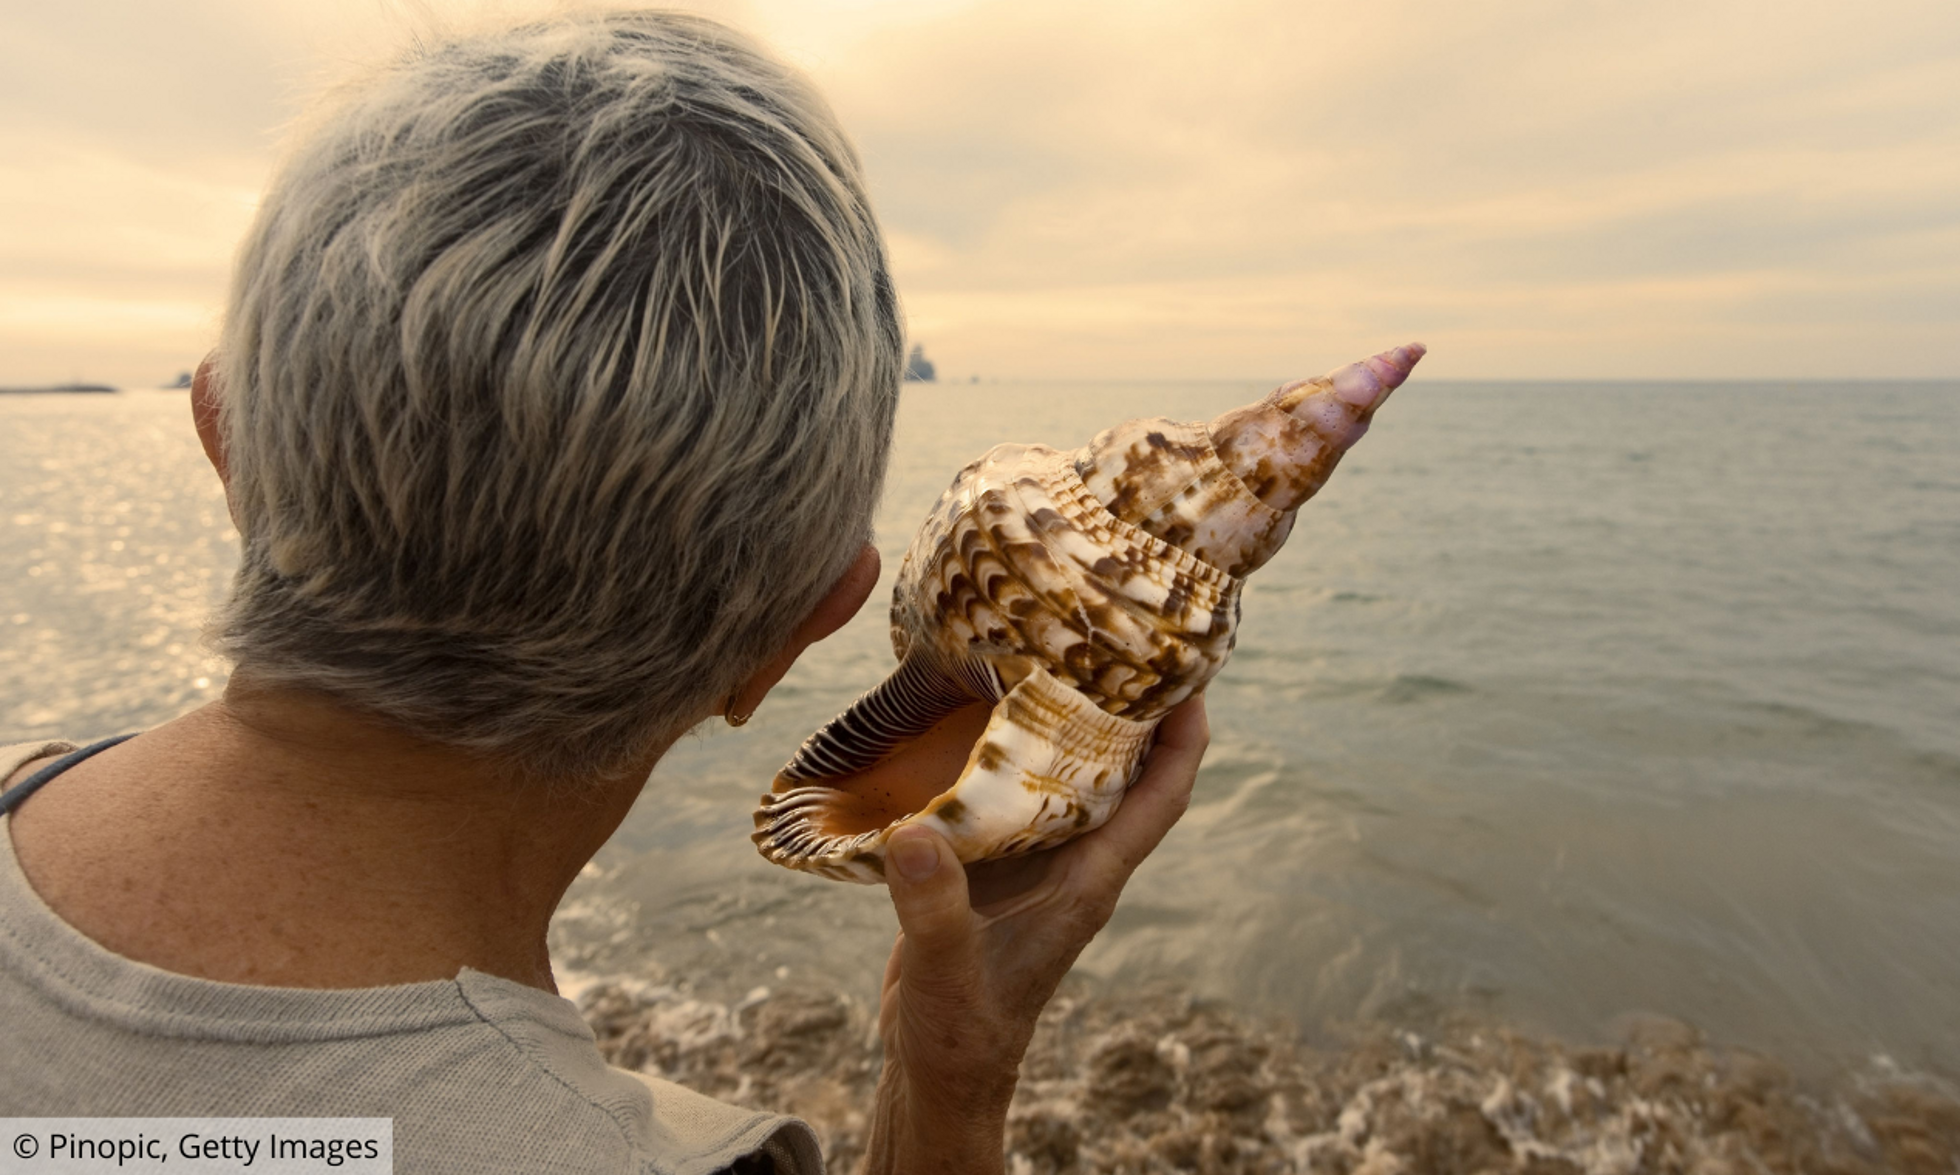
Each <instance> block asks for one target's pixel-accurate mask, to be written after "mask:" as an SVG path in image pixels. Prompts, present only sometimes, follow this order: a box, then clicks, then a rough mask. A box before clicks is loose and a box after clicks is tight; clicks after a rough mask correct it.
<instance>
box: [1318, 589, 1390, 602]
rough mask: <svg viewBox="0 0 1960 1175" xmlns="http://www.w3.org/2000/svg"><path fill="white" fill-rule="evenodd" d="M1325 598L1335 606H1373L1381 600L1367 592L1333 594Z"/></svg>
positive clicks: (1379, 597)
mask: <svg viewBox="0 0 1960 1175" xmlns="http://www.w3.org/2000/svg"><path fill="white" fill-rule="evenodd" d="M1327 598H1328V599H1329V600H1330V601H1332V602H1333V603H1336V604H1374V603H1378V602H1380V601H1381V599H1382V597H1381V596H1375V595H1370V594H1369V593H1367V592H1335V593H1334V594H1333V595H1331V596H1329V597H1327Z"/></svg>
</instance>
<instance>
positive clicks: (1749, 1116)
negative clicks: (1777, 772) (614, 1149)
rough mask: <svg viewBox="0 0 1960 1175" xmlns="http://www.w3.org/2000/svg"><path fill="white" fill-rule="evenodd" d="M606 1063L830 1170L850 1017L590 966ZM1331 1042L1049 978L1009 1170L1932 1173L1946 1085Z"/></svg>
mask: <svg viewBox="0 0 1960 1175" xmlns="http://www.w3.org/2000/svg"><path fill="white" fill-rule="evenodd" d="M580 1006H581V1007H582V1008H583V1009H584V1011H585V1015H586V1018H587V1020H588V1022H589V1023H590V1024H591V1025H592V1028H593V1031H594V1032H595V1033H596V1034H597V1036H598V1039H599V1046H600V1049H601V1050H602V1051H603V1052H604V1053H605V1055H606V1057H607V1059H608V1060H610V1061H611V1062H612V1063H613V1064H615V1065H619V1066H622V1067H624V1068H628V1069H636V1070H642V1071H645V1072H648V1073H653V1074H656V1075H659V1076H662V1077H665V1078H667V1079H669V1080H672V1081H676V1082H678V1083H680V1084H682V1085H685V1086H688V1087H689V1088H692V1089H696V1090H699V1091H700V1092H702V1093H706V1094H708V1095H710V1096H713V1097H717V1098H721V1099H723V1100H726V1101H731V1102H736V1103H739V1104H743V1105H749V1106H756V1107H766V1108H769V1109H773V1110H778V1111H782V1112H786V1113H791V1114H795V1115H797V1116H798V1117H801V1118H803V1119H805V1120H806V1121H808V1122H809V1123H810V1124H811V1125H812V1126H813V1127H815V1128H816V1131H817V1134H818V1137H819V1138H821V1139H822V1140H823V1145H824V1153H825V1157H826V1160H827V1162H828V1164H829V1169H830V1170H833V1171H837V1172H848V1171H851V1170H854V1169H855V1167H856V1164H857V1163H858V1161H859V1160H860V1158H861V1157H862V1155H863V1153H864V1142H865V1131H866V1128H867V1126H868V1124H869V1122H868V1117H867V1114H866V1109H867V1107H869V1106H870V1104H871V1094H872V1090H873V1088H874V1087H875V1086H876V1084H877V1079H878V1070H879V1046H878V1038H877V1033H876V1031H875V1028H874V1024H873V1017H872V1016H871V1015H870V1014H869V1012H868V1011H867V1009H865V1008H864V1007H863V1006H861V1005H860V1004H858V1003H856V1002H855V1001H853V1000H851V999H849V998H848V997H845V996H842V995H838V994H836V993H834V992H827V991H819V990H811V989H799V988H791V989H785V990H780V991H768V990H765V989H757V990H756V991H755V992H752V993H751V994H750V995H749V997H748V998H747V999H744V1000H742V1001H739V1002H737V1003H736V1004H734V1005H732V1006H731V1005H725V1004H720V1003H715V1002H712V1001H705V1000H699V999H695V998H691V997H690V996H689V995H688V994H686V993H685V992H683V991H681V990H679V989H676V988H673V987H655V986H649V985H639V984H632V983H617V982H615V983H606V984H600V985H597V986H595V987H593V988H591V989H589V990H588V991H587V992H586V993H585V995H584V996H583V998H582V999H581V1000H580ZM1345 1035H1346V1037H1347V1039H1346V1040H1345V1041H1344V1042H1343V1043H1342V1044H1340V1045H1339V1046H1334V1047H1330V1046H1309V1045H1307V1044H1304V1043H1302V1041H1301V1040H1300V1037H1299V1035H1298V1033H1297V1032H1295V1031H1293V1030H1291V1029H1290V1028H1288V1027H1286V1026H1284V1025H1280V1024H1275V1023H1262V1022H1258V1021H1254V1020H1251V1019H1248V1018H1246V1017H1242V1016H1238V1015H1234V1014H1232V1013H1231V1012H1229V1011H1226V1010H1224V1009H1222V1008H1220V1007H1218V1006H1216V1005H1214V1004H1210V1003H1207V1002H1204V1001H1200V1000H1196V999H1193V998H1192V997H1190V996H1189V995H1187V994H1183V993H1179V992H1176V991H1169V990H1160V991H1155V992H1152V993H1149V994H1147V995H1143V996H1141V997H1139V996H1136V995H1126V996H1125V997H1124V998H1123V999H1121V1000H1120V1001H1119V1000H1113V999H1110V998H1107V997H1105V996H1101V995H1099V994H1097V993H1095V992H1094V991H1092V990H1090V989H1089V988H1088V987H1087V985H1086V984H1071V985H1068V986H1065V987H1064V990H1063V993H1062V994H1061V995H1060V996H1058V997H1057V998H1056V999H1055V1000H1054V1001H1053V1002H1052V1003H1051V1004H1050V1006H1049V1008H1048V1010H1047V1011H1046V1012H1045V1013H1044V1014H1043V1016H1042V1020H1041V1024H1040V1027H1039V1028H1038V1030H1037V1031H1036V1033H1035V1037H1034V1041H1033V1043H1032V1044H1031V1045H1030V1046H1029V1049H1028V1055H1027V1058H1026V1060H1025V1062H1024V1063H1023V1065H1022V1070H1021V1083H1020V1088H1019V1090H1018V1092H1017V1094H1016V1096H1015V1100H1014V1105H1013V1108H1012V1110H1011V1111H1010V1115H1009V1119H1008V1129H1007V1147H1008V1170H1009V1171H1010V1172H1012V1173H1014V1175H1064V1173H1068V1175H1078V1173H1079V1175H1091V1173H1095V1175H1119V1173H1120V1175H1143V1173H1145V1172H1196V1173H1199V1175H1238V1173H1246V1175H1252V1173H1258V1175H1279V1173H1282V1172H1327V1173H1330V1175H1432V1173H1434V1175H1453V1173H1457V1172H1461V1173H1463V1175H1476V1173H1481V1172H1519V1173H1523V1175H1579V1173H1582V1172H1583V1173H1585V1175H1644V1173H1649V1172H1652V1173H1656V1175H1659V1173H1675V1172H1678V1173H1681V1175H1745V1173H1747V1175H1755V1173H1760V1172H1775V1173H1778V1175H1781V1173H1784V1172H1791V1173H1797V1172H1802V1173H1805V1175H1879V1173H1881V1172H1883V1173H1900V1175H1935V1173H1937V1175H1952V1173H1953V1172H1955V1171H1960V1091H1956V1089H1955V1088H1954V1087H1952V1086H1951V1085H1950V1084H1948V1083H1946V1082H1944V1081H1942V1080H1940V1079H1937V1078H1934V1077H1930V1076H1924V1075H1914V1074H1908V1073H1905V1072H1902V1071H1899V1070H1897V1069H1895V1068H1890V1067H1887V1066H1885V1065H1883V1064H1876V1065H1874V1066H1872V1067H1871V1068H1870V1069H1869V1070H1868V1071H1867V1072H1864V1073H1861V1074H1858V1075H1855V1076H1852V1077H1847V1078H1846V1079H1845V1080H1844V1081H1842V1082H1840V1083H1838V1085H1837V1086H1836V1087H1834V1088H1810V1087H1807V1086H1804V1085H1801V1084H1800V1083H1799V1082H1797V1081H1796V1080H1794V1079H1793V1078H1792V1077H1790V1076H1789V1075H1788V1074H1787V1073H1785V1072H1784V1071H1783V1070H1782V1069H1781V1068H1779V1067H1778V1066H1776V1065H1775V1064H1773V1063H1772V1062H1770V1061H1767V1060H1765V1059H1763V1058H1761V1057H1758V1056H1755V1055H1753V1054H1750V1053H1746V1052H1743V1051H1740V1050H1727V1049H1720V1048H1716V1047H1714V1046H1712V1045H1710V1044H1709V1043H1707V1042H1706V1041H1704V1040H1703V1039H1702V1037H1701V1036H1700V1034H1699V1033H1697V1032H1696V1031H1695V1030H1694V1029H1692V1028H1690V1027H1688V1026H1686V1025H1684V1024H1680V1023H1678V1022H1673V1021H1664V1020H1650V1021H1645V1022H1643V1023H1641V1024H1640V1025H1638V1026H1636V1027H1635V1028H1634V1029H1632V1030H1631V1031H1630V1032H1629V1033H1628V1035H1627V1037H1626V1039H1625V1040H1624V1041H1623V1042H1622V1043H1621V1044H1619V1045H1618V1046H1617V1047H1613V1048H1603V1049H1575V1048H1569V1047H1566V1046H1564V1045H1561V1044H1559V1043H1556V1042H1552V1041H1546V1040H1540V1039H1533V1038H1530V1037H1527V1036H1524V1035H1520V1034H1518V1033H1515V1032H1511V1031H1507V1030H1504V1029H1502V1028H1495V1027H1492V1026H1491V1025H1489V1024H1481V1025H1480V1024H1475V1023H1471V1022H1469V1021H1460V1022H1451V1023H1447V1024H1444V1025H1440V1026H1435V1027H1430V1028H1427V1029H1426V1030H1425V1031H1424V1032H1422V1033H1420V1034H1419V1033H1417V1032H1414V1031H1410V1030H1408V1029H1396V1028H1391V1027H1386V1026H1373V1027H1370V1028H1367V1029H1361V1030H1356V1031H1354V1032H1351V1033H1348V1034H1345Z"/></svg>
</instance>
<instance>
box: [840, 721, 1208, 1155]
mask: <svg viewBox="0 0 1960 1175" xmlns="http://www.w3.org/2000/svg"><path fill="white" fill-rule="evenodd" d="M1209 740H1210V732H1209V729H1208V727H1207V725H1206V722H1205V709H1204V701H1203V699H1202V698H1193V699H1192V700H1191V701H1189V702H1186V703H1184V704H1183V705H1182V706H1179V707H1178V708H1177V709H1175V710H1173V711H1171V712H1170V714H1169V715H1167V716H1166V717H1165V719H1164V722H1163V724H1162V725H1161V726H1159V727H1158V728H1157V741H1156V745H1155V746H1154V747H1153V748H1152V749H1151V752H1150V757H1149V759H1148V760H1147V761H1146V762H1145V764H1144V769H1143V773H1142V774H1141V775H1140V776H1139V777H1138V779H1137V781H1136V782H1135V783H1134V784H1132V785H1131V786H1130V790H1129V792H1128V794H1127V795H1125V796H1124V798H1123V803H1122V804H1121V805H1120V806H1119V807H1118V808H1117V809H1116V814H1115V815H1114V816H1112V817H1111V818H1110V820H1109V823H1107V824H1105V825H1103V826H1102V827H1101V828H1099V829H1097V830H1095V831H1094V832H1091V833H1089V834H1087V835H1085V836H1081V837H1077V838H1076V839H1075V840H1072V841H1069V842H1068V843H1067V844H1065V845H1062V846H1060V847H1059V848H1055V849H1050V850H1048V851H1046V852H1041V853H1035V854H1033V855H1031V856H1027V857H1015V858H1009V859H1007V860H1003V861H985V862H980V863H978V864H976V865H974V866H973V867H972V868H970V869H962V868H961V866H960V862H959V859H958V858H957V857H955V856H954V855H953V849H952V846H951V845H949V844H947V843H946V841H945V840H944V838H942V837H940V836H939V835H938V834H936V833H934V832H932V831H931V830H930V829H925V828H917V827H912V828H906V829H903V830H901V831H900V832H898V833H897V834H896V835H894V836H893V837H892V840H891V844H890V847H889V849H888V850H887V853H886V857H885V861H886V881H887V882H888V883H889V885H890V887H891V895H892V905H893V906H894V907H896V908H897V911H898V924H899V936H898V943H897V945H896V946H894V947H893V948H892V957H891V962H889V963H888V964H886V966H885V984H884V992H883V996H882V999H881V1002H880V1005H879V1010H878V1033H879V1035H880V1036H881V1037H883V1039H884V1045H885V1068H884V1073H883V1075H882V1076H881V1077H880V1079H879V1082H878V1103H877V1108H876V1111H875V1114H874V1117H873V1121H872V1129H871V1144H870V1151H869V1154H868V1155H867V1156H866V1159H865V1171H866V1172H867V1173H880V1175H882V1173H887V1172H903V1173H905V1175H916V1173H923V1172H959V1173H961V1175H966V1173H969V1172H972V1173H979V1172H989V1173H997V1172H999V1171H1001V1170H1002V1164H1003V1162H1004V1156H1003V1153H1002V1149H1001V1147H1002V1136H1003V1133H1004V1131H1005V1127H1006V1123H1007V1104H1008V1102H1009V1101H1010V1100H1011V1099H1012V1098H1013V1096H1014V1082H1015V1078H1016V1075H1017V1074H1018V1072H1019V1070H1020V1065H1021V1054H1022V1053H1023V1052H1024V1051H1026V1049H1027V1047H1028V1040H1029V1038H1030V1037H1031V1036H1033V1034H1034V1025H1035V1018H1036V1017H1037V1016H1038V1015H1040V1013H1041V1009H1042V1007H1043V1005H1045V1004H1046V1003H1047V1002H1048V997H1049V996H1051V995H1053V994H1054V992H1055V987H1056V985H1057V984H1059V983H1060V982H1061V980H1062V976H1063V975H1065V974H1067V973H1068V969H1069V967H1070V966H1071V965H1072V964H1073V963H1074V962H1075V957H1076V956H1077V955H1078V954H1080V953H1081V952H1082V948H1083V947H1085V946H1087V945H1088V943H1089V940H1090V939H1091V938H1094V937H1095V935H1096V932H1097V931H1098V930H1101V929H1102V927H1103V924H1104V923H1106V922H1108V921H1109V916H1110V914H1111V913H1112V912H1113V911H1114V910H1115V908H1116V898H1117V895H1118V894H1120V893H1122V891H1123V885H1124V883H1125V882H1127V881H1128V880H1129V879H1130V874H1131V873H1132V872H1134V871H1135V869H1136V867H1137V866H1138V865H1139V864H1141V863H1142V862H1143V859H1144V858H1145V857H1146V856H1148V855H1149V854H1150V851H1151V850H1152V849H1154V848H1156V847H1157V842H1158V841H1160V840H1162V839H1163V838H1164V834H1165V833H1166V832H1169V831H1170V828H1171V825H1173V824H1175V823H1177V820H1178V817H1180V816H1182V815H1183V814H1184V809H1185V806H1186V805H1187V804H1189V802H1190V799H1191V784H1192V781H1193V780H1195V779H1196V778H1197V774H1198V762H1199V760H1201V759H1202V758H1204V753H1205V746H1206V744H1207V742H1209Z"/></svg>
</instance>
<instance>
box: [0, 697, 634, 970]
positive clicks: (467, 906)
mask: <svg viewBox="0 0 1960 1175" xmlns="http://www.w3.org/2000/svg"><path fill="white" fill-rule="evenodd" d="M659 750H660V751H664V750H665V746H662V747H660V748H659ZM658 758H659V754H658V753H657V752H655V753H650V754H649V755H647V756H646V757H645V760H644V762H640V763H635V764H633V765H632V767H631V768H630V769H628V770H626V771H622V772H620V773H618V774H616V775H614V776H611V777H609V778H607V779H604V780H598V781H588V782H584V783H580V784H577V785H572V784H565V783H559V784H556V785H551V784H544V783H540V782H538V781H534V780H530V781H527V780H522V779H516V778H512V777H511V775H510V773H508V772H506V771H502V770H499V769H498V767H497V765H496V764H495V763H493V762H491V761H489V760H486V759H484V758H482V757H480V756H475V755H472V754H469V753H465V752H459V751H457V750H455V749H454V748H448V747H442V746H438V745H435V744H432V743H429V742H427V741H426V740H422V739H418V738H416V737H414V736H413V735H411V734H409V733H407V732H405V731H402V730H400V729H399V728H395V727H392V726H389V725H387V724H385V723H382V722H379V721H377V720H375V719H373V718H371V717H368V716H366V715H363V714H360V713H357V712H355V711H351V710H348V709H346V708H345V707H341V706H338V705H336V704H334V703H331V702H328V701H325V700H323V699H321V698H318V697H317V696H308V695H303V694H297V693H293V692H289V691H275V690H256V689H251V688H249V687H244V686H239V685H236V684H235V685H234V688H233V689H232V690H231V691H230V692H228V693H227V695H226V697H225V699H224V700H223V701H220V702H216V703H213V704H212V705H209V706H205V707H203V708H202V709H199V710H196V711H193V712H192V713H190V714H187V715H185V716H184V717H182V718H179V719H177V720H176V721H174V722H170V723H166V724H165V725H163V726H160V727H158V728H156V729H155V730H151V731H148V732H146V733H145V734H143V735H142V736H141V737H140V738H136V739H133V740H131V741H130V742H128V743H125V744H123V745H121V746H118V747H115V748H113V749H111V750H109V751H106V752H104V753H102V754H100V755H97V756H96V757H94V758H92V759H89V760H87V761H86V762H83V763H81V764H78V765H76V766H75V767H73V768H71V769H70V770H69V771H68V772H66V773H65V774H64V775H62V776H61V777H60V778H59V779H57V780H56V781H54V782H53V783H51V784H50V785H49V786H48V787H46V788H44V789H43V790H42V791H40V792H39V793H37V794H36V795H35V796H34V798H33V800H32V801H31V802H29V803H26V804H24V805H22V806H21V808H20V809H19V810H18V811H17V812H16V813H15V814H14V816H13V817H12V818H11V819H12V829H11V832H12V836H13V842H14V850H15V853H16V855H17V856H18V858H19V860H20V863H21V868H22V869H23V871H24V872H25V873H26V876H27V879H28V881H29V882H30V883H32V885H33V886H34V889H35V890H36V892H38V893H39V894H40V895H41V897H42V899H43V900H44V901H46V902H47V904H48V905H49V906H50V907H51V908H52V909H53V910H54V911H55V913H57V914H59V915H60V916H61V917H62V918H63V919H65V920H66V921H67V922H68V923H69V924H70V925H72V926H74V927H75V928H76V929H77V930H79V931H81V932H82V933H83V934H85V935H87V936H88V937H89V938H91V939H93V940H94V941H96V942H97V943H99V944H101V945H102V946H104V947H107V948H108V949H110V950H112V951H114V952H116V953H117V954H120V955H123V956H125V957H127V958H131V959H135V960H137V961H139V962H144V963H148V964H151V965H153V966H156V967H160V968H162V969H164V970H166V971H172V972H177V973H179V974H184V975H193V976H197V977H200V978H205V979H214V980H219V981H223V982H229V983H248V984H258V985H263V986H272V987H308V988H349V987H373V986H384V985H388V984H396V983H413V982H418V981H421V980H430V979H447V978H453V977H454V976H455V975H456V973H457V972H458V971H459V970H460V969H462V968H463V967H472V968H475V969H476V970H479V971H484V972H488V973H490V974H493V975H499V976H502V977H504V978H507V979H512V980H515V981H517V982H519V983H525V984H529V985H531V986H533V987H539V988H543V989H545V990H547V991H554V990H556V988H555V986H554V984H553V980H552V974H551V961H550V958H549V956H548V954H547V953H546V949H545V932H546V929H547V928H548V926H549V924H550V921H551V915H552V912H553V911H554V910H556V909H557V906H558V903H559V900H560V899H561V898H562V897H563V896H564V893H565V890H566V888H567V887H569V886H570V885H571V882H572V879H573V878H575V877H576V876H577V875H578V872H579V870H580V869H581V868H582V867H583V866H584V865H585V863H586V862H587V861H589V860H590V859H591V858H592V855H593V854H594V853H596V852H597V851H598V849H599V846H600V845H602V844H604V843H605V840H606V838H607V837H609V836H611V835H612V833H613V831H614V829H616V828H618V826H619V824H620V822H621V821H622V820H624V819H625V817H626V813H627V811H628V810H629V809H630V808H631V807H632V804H633V800H634V798H635V797H636V796H637V795H638V794H639V792H640V789H641V788H642V787H643V786H644V784H645V781H646V776H647V773H648V772H649V771H651V770H652V767H653V764H654V762H655V761H657V760H658Z"/></svg>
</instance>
